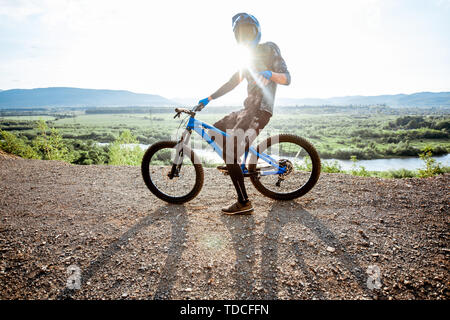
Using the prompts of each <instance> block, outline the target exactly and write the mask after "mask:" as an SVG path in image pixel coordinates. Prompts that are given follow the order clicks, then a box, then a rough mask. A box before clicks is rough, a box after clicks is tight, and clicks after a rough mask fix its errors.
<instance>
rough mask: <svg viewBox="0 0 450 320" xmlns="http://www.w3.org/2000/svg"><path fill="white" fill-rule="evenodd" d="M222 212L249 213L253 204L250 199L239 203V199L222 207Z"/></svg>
mask: <svg viewBox="0 0 450 320" xmlns="http://www.w3.org/2000/svg"><path fill="white" fill-rule="evenodd" d="M222 212H223V213H224V214H229V215H233V214H251V213H252V212H253V206H252V202H251V201H247V202H246V203H240V202H239V201H238V202H236V203H233V204H232V205H230V206H228V207H225V208H222Z"/></svg>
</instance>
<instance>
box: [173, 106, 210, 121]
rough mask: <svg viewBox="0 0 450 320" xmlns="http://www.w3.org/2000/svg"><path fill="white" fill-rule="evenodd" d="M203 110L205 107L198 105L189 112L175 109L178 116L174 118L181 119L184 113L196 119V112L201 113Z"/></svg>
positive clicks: (183, 109)
mask: <svg viewBox="0 0 450 320" xmlns="http://www.w3.org/2000/svg"><path fill="white" fill-rule="evenodd" d="M203 108H204V105H202V104H198V105H196V106H195V107H194V108H192V110H188V109H186V108H175V112H176V115H175V116H174V117H173V118H174V119H175V118H176V117H178V118H179V117H180V115H181V114H182V113H187V114H188V115H190V116H191V117H194V116H195V112H196V111H201V110H202V109H203Z"/></svg>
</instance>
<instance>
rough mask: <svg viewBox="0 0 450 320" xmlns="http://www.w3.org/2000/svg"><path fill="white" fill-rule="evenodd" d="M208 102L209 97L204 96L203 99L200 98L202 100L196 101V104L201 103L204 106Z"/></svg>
mask: <svg viewBox="0 0 450 320" xmlns="http://www.w3.org/2000/svg"><path fill="white" fill-rule="evenodd" d="M208 103H209V99H208V98H205V99H202V100H200V101H199V102H198V104H201V105H203V106H204V107H206V105H207V104H208Z"/></svg>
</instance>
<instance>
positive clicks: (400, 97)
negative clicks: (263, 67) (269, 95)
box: [277, 92, 450, 107]
mask: <svg viewBox="0 0 450 320" xmlns="http://www.w3.org/2000/svg"><path fill="white" fill-rule="evenodd" d="M277 104H278V105H282V106H288V105H289V106H291V105H310V106H311V105H312V106H314V105H380V104H385V105H387V106H391V107H425V106H428V107H439V106H450V92H418V93H413V94H394V95H379V96H345V97H334V98H327V99H314V98H311V99H289V98H280V99H277Z"/></svg>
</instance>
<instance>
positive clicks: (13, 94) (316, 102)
mask: <svg viewBox="0 0 450 320" xmlns="http://www.w3.org/2000/svg"><path fill="white" fill-rule="evenodd" d="M187 101H189V103H187ZM195 101H197V99H192V98H186V99H173V100H170V99H167V98H164V97H162V96H159V95H154V94H143V93H134V92H131V91H125V90H98V89H80V88H70V87H51V88H37V89H12V90H3V91H2V90H0V108H31V107H90V106H96V107H98V106H109V107H111V106H158V107H162V106H177V105H185V104H189V105H191V104H194V103H195ZM380 104H385V105H387V106H392V107H424V106H429V107H437V106H450V92H419V93H413V94H395V95H378V96H345V97H333V98H327V99H316V98H303V99H295V98H282V97H280V98H277V99H276V105H279V106H296V105H297V106H303V105H308V106H320V105H380Z"/></svg>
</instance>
